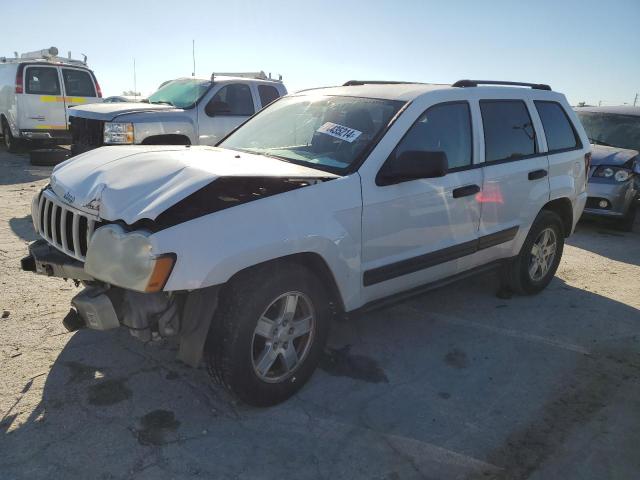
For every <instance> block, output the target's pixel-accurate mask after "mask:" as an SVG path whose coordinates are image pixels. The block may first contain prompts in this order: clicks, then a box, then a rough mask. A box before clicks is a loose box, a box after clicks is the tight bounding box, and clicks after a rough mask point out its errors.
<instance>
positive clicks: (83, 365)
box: [0, 151, 640, 480]
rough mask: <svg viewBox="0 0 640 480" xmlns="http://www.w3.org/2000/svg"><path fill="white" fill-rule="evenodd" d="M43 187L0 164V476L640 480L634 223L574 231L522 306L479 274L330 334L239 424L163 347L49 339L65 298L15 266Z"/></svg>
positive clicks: (19, 166) (11, 159)
mask: <svg viewBox="0 0 640 480" xmlns="http://www.w3.org/2000/svg"><path fill="white" fill-rule="evenodd" d="M49 173H50V169H49V168H44V167H32V166H30V165H29V163H28V158H27V157H26V156H25V155H9V154H7V153H5V152H4V151H2V152H0V260H1V264H0V313H2V315H1V318H0V478H2V479H26V478H28V479H57V478H64V479H165V478H166V479H169V478H171V479H175V478H179V479H181V478H202V479H205V478H206V479H213V478H215V479H271V478H292V479H293V478H295V479H324V478H326V479H342V478H344V479H387V480H396V479H413V478H416V479H525V478H527V479H539V480H542V479H544V480H548V479H563V480H564V479H594V480H595V479H598V480H601V479H631V478H640V456H639V455H638V447H637V446H638V444H640V310H639V309H640V224H639V225H637V226H636V231H635V232H633V233H622V232H618V231H615V230H612V229H610V228H608V226H607V225H604V224H600V223H586V224H580V225H579V227H578V231H577V233H576V234H575V235H574V236H573V237H571V238H570V239H569V242H568V246H567V247H566V248H565V252H564V256H563V259H562V263H561V265H560V269H559V271H558V274H557V276H556V278H555V279H554V280H553V282H552V283H551V285H550V286H549V288H548V289H546V290H545V291H544V292H543V293H541V294H540V295H537V296H534V297H518V296H515V297H512V298H509V299H501V298H498V297H496V295H495V294H496V290H497V281H496V278H495V277H494V276H493V275H484V276H481V277H476V278H473V279H468V280H465V281H462V282H459V283H456V284H453V285H449V286H448V287H446V288H444V289H440V290H437V291H434V292H431V293H428V294H425V295H422V296H419V297H415V298H413V299H411V300H408V301H405V302H403V303H400V304H397V305H394V306H392V307H389V308H386V309H384V310H378V311H375V312H370V313H367V314H365V315H362V316H359V317H356V318H352V319H350V320H348V321H339V322H335V324H334V325H333V326H332V333H331V336H330V341H329V344H330V345H329V348H328V349H327V352H326V355H325V358H324V359H323V361H322V364H321V368H320V369H319V370H318V371H317V372H316V373H315V375H314V376H313V378H312V379H311V381H310V383H309V384H308V385H307V386H306V387H305V388H304V389H302V391H301V392H300V393H299V394H298V395H297V396H295V397H294V398H292V399H291V400H290V401H288V402H286V403H284V404H282V405H279V406H277V407H274V408H269V409H255V408H250V407H247V406H244V405H241V404H237V403H235V402H234V401H233V400H232V399H231V398H230V397H228V396H227V395H226V394H225V392H224V391H222V390H221V389H219V388H218V387H215V386H212V385H211V384H210V382H209V380H208V376H207V373H206V371H205V370H204V369H203V368H201V369H191V368H188V367H184V366H182V365H180V364H179V363H177V362H176V361H175V360H174V357H175V351H176V346H175V345H173V344H171V343H157V344H156V343H152V344H142V343H140V342H138V341H136V340H135V339H133V338H132V337H131V336H130V335H129V334H128V333H127V332H126V331H123V330H118V331H112V332H106V333H99V332H93V331H88V330H82V331H79V332H76V333H73V334H69V333H66V331H65V329H64V328H63V326H62V323H61V321H62V319H63V317H64V315H65V314H66V313H67V311H68V308H69V300H70V298H71V297H72V296H73V295H74V294H75V292H76V291H77V288H76V287H74V286H73V284H72V283H70V282H65V281H63V280H60V279H49V278H44V277H39V276H36V275H33V274H30V273H26V272H22V271H20V269H19V261H20V258H21V257H22V256H23V255H24V254H25V251H26V245H27V243H28V242H30V241H32V240H34V238H35V237H34V233H33V229H32V228H31V221H30V216H29V205H30V200H31V198H32V196H33V194H34V193H35V192H36V191H37V189H38V188H40V187H41V186H42V185H44V184H45V183H46V178H47V177H48V175H49Z"/></svg>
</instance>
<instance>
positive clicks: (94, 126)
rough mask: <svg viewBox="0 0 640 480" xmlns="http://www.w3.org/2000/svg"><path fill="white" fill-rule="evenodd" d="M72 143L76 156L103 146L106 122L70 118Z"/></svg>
mask: <svg viewBox="0 0 640 480" xmlns="http://www.w3.org/2000/svg"><path fill="white" fill-rule="evenodd" d="M69 128H70V129H71V142H72V144H73V147H72V148H73V150H74V153H75V154H78V153H82V152H86V151H87V150H91V149H92V148H98V147H101V146H102V141H103V129H104V122H103V121H102V120H93V119H90V118H82V117H73V116H72V117H69Z"/></svg>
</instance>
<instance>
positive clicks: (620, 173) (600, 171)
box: [593, 165, 632, 182]
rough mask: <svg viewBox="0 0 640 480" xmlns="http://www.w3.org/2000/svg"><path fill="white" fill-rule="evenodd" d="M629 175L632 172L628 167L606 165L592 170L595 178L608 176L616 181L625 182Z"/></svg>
mask: <svg viewBox="0 0 640 480" xmlns="http://www.w3.org/2000/svg"><path fill="white" fill-rule="evenodd" d="M631 175H632V172H631V170H629V169H628V168H623V167H608V166H606V165H602V166H600V167H598V168H596V171H595V172H593V177H595V178H609V179H612V180H615V181H616V182H626V181H627V180H629V178H631Z"/></svg>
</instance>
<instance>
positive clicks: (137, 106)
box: [69, 102, 183, 121]
mask: <svg viewBox="0 0 640 480" xmlns="http://www.w3.org/2000/svg"><path fill="white" fill-rule="evenodd" d="M166 110H180V111H183V110H182V109H176V107H173V106H171V105H165V104H158V103H144V102H138V103H129V102H115V103H92V104H89V105H82V106H77V107H72V108H70V109H69V115H71V116H74V117H82V118H92V119H94V120H103V121H110V120H113V119H115V118H116V117H119V116H120V115H126V114H128V113H140V112H157V111H166Z"/></svg>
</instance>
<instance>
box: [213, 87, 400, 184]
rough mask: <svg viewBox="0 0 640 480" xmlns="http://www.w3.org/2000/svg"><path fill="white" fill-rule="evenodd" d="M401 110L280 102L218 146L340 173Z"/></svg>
mask: <svg viewBox="0 0 640 480" xmlns="http://www.w3.org/2000/svg"><path fill="white" fill-rule="evenodd" d="M402 105H403V102H398V101H391V100H376V99H372V98H359V97H337V96H294V97H285V98H282V99H281V100H278V101H277V102H275V103H274V104H272V105H271V106H269V107H267V108H266V109H264V110H263V111H262V112H260V113H259V114H258V115H256V116H255V117H253V118H252V119H251V120H249V121H248V122H247V123H245V124H244V125H243V126H242V127H241V128H240V129H238V130H237V131H236V132H234V133H233V134H231V135H230V136H229V137H228V138H227V139H226V140H224V141H223V142H222V143H220V144H219V146H220V147H224V148H230V149H233V150H241V151H246V152H251V153H259V154H263V155H270V156H274V157H278V158H281V159H283V160H287V161H290V162H293V163H298V164H302V165H307V166H310V167H314V168H320V169H323V170H327V171H330V172H335V173H341V172H344V171H345V170H347V169H348V168H349V167H350V166H351V165H352V164H354V162H356V161H357V159H358V157H359V156H360V154H361V153H362V152H364V151H365V150H366V149H367V148H368V147H369V146H370V145H372V144H373V143H374V141H376V139H377V137H378V136H379V135H380V134H381V133H382V131H383V130H384V128H385V127H386V126H387V125H388V124H389V121H390V120H391V119H392V118H393V116H394V115H395V114H396V113H397V112H398V110H399V109H400V107H401V106H402Z"/></svg>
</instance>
